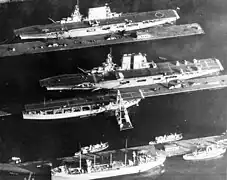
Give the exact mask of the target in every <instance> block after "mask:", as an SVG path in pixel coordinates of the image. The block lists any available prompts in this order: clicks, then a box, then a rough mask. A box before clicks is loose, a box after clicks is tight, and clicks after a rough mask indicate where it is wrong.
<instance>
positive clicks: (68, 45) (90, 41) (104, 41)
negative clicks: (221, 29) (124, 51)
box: [0, 23, 205, 57]
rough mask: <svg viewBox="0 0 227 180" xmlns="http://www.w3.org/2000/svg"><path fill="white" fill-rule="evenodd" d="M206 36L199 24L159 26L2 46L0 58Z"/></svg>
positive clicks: (0, 47)
mask: <svg viewBox="0 0 227 180" xmlns="http://www.w3.org/2000/svg"><path fill="white" fill-rule="evenodd" d="M201 34H205V33H204V30H203V29H202V27H201V26H200V25H199V24H197V23H193V24H184V25H171V26H158V27H153V28H149V29H146V30H140V31H136V32H131V33H117V34H116V33H115V34H109V35H99V36H90V37H83V38H72V39H56V40H46V41H32V42H23V43H15V44H4V45H0V57H6V56H17V55H23V54H35V53H45V52H53V51H64V50H73V49H82V48H89V47H99V46H106V45H115V44H123V43H135V42H142V41H151V40H161V39H168V38H176V37H184V36H192V35H201Z"/></svg>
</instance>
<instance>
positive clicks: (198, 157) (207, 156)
mask: <svg viewBox="0 0 227 180" xmlns="http://www.w3.org/2000/svg"><path fill="white" fill-rule="evenodd" d="M225 152H226V149H225V148H220V149H218V150H216V151H215V152H211V153H207V154H206V153H203V154H199V155H196V156H193V155H192V154H186V155H184V156H183V159H184V160H187V161H199V160H209V159H215V158H219V157H222V156H223V155H224V153H225Z"/></svg>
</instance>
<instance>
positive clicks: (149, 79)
mask: <svg viewBox="0 0 227 180" xmlns="http://www.w3.org/2000/svg"><path fill="white" fill-rule="evenodd" d="M218 72H219V70H218V69H213V70H207V71H201V72H199V73H193V74H191V75H189V74H176V77H174V78H169V79H167V78H165V77H164V76H163V77H158V78H160V79H159V80H155V79H157V77H155V76H146V77H138V78H127V79H124V80H110V81H101V82H99V83H94V85H93V87H90V88H86V89H84V90H88V89H90V90H93V89H124V88H132V87H138V86H147V85H152V84H168V83H169V82H171V81H176V80H187V79H192V78H197V77H204V76H207V75H212V74H215V73H218ZM60 77H61V76H59V77H58V78H59V79H60ZM66 81H67V80H66ZM92 83H93V82H92ZM45 87H46V89H47V90H52V91H53V90H77V88H76V84H71V82H66V83H65V85H64V84H63V83H62V84H61V85H57V84H56V85H53V86H45ZM79 90H82V89H81V88H80V89H79Z"/></svg>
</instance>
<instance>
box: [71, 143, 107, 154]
mask: <svg viewBox="0 0 227 180" xmlns="http://www.w3.org/2000/svg"><path fill="white" fill-rule="evenodd" d="M108 147H109V144H108V142H105V143H102V142H101V143H100V144H95V145H90V146H85V147H82V148H81V151H80V152H77V153H75V156H76V155H78V154H79V153H82V154H88V153H96V152H100V151H103V150H105V149H107V148H108Z"/></svg>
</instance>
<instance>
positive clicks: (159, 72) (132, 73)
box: [40, 53, 224, 91]
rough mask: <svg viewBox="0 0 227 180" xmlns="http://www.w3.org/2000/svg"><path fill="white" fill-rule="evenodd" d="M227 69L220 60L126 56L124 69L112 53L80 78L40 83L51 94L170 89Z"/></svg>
mask: <svg viewBox="0 0 227 180" xmlns="http://www.w3.org/2000/svg"><path fill="white" fill-rule="evenodd" d="M223 70H224V68H223V66H222V64H221V63H220V61H219V60H218V59H216V58H208V59H193V61H187V60H182V61H167V60H163V61H161V62H157V63H156V62H154V61H151V62H148V60H147V56H146V54H142V53H138V54H124V55H123V57H122V59H121V66H117V65H116V64H115V63H113V60H112V55H111V53H109V54H108V57H107V59H106V62H105V63H103V64H102V66H100V67H96V68H93V69H92V70H89V71H84V70H82V72H83V73H79V74H64V75H59V76H54V77H49V78H46V79H42V80H40V85H41V87H45V88H47V90H92V91H95V90H98V89H123V88H132V87H139V86H146V85H153V84H154V85H155V84H162V85H167V86H168V85H169V83H174V82H176V83H177V82H179V81H183V80H187V79H192V78H197V77H202V76H209V75H214V74H215V75H216V74H219V73H220V72H221V71H223Z"/></svg>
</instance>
